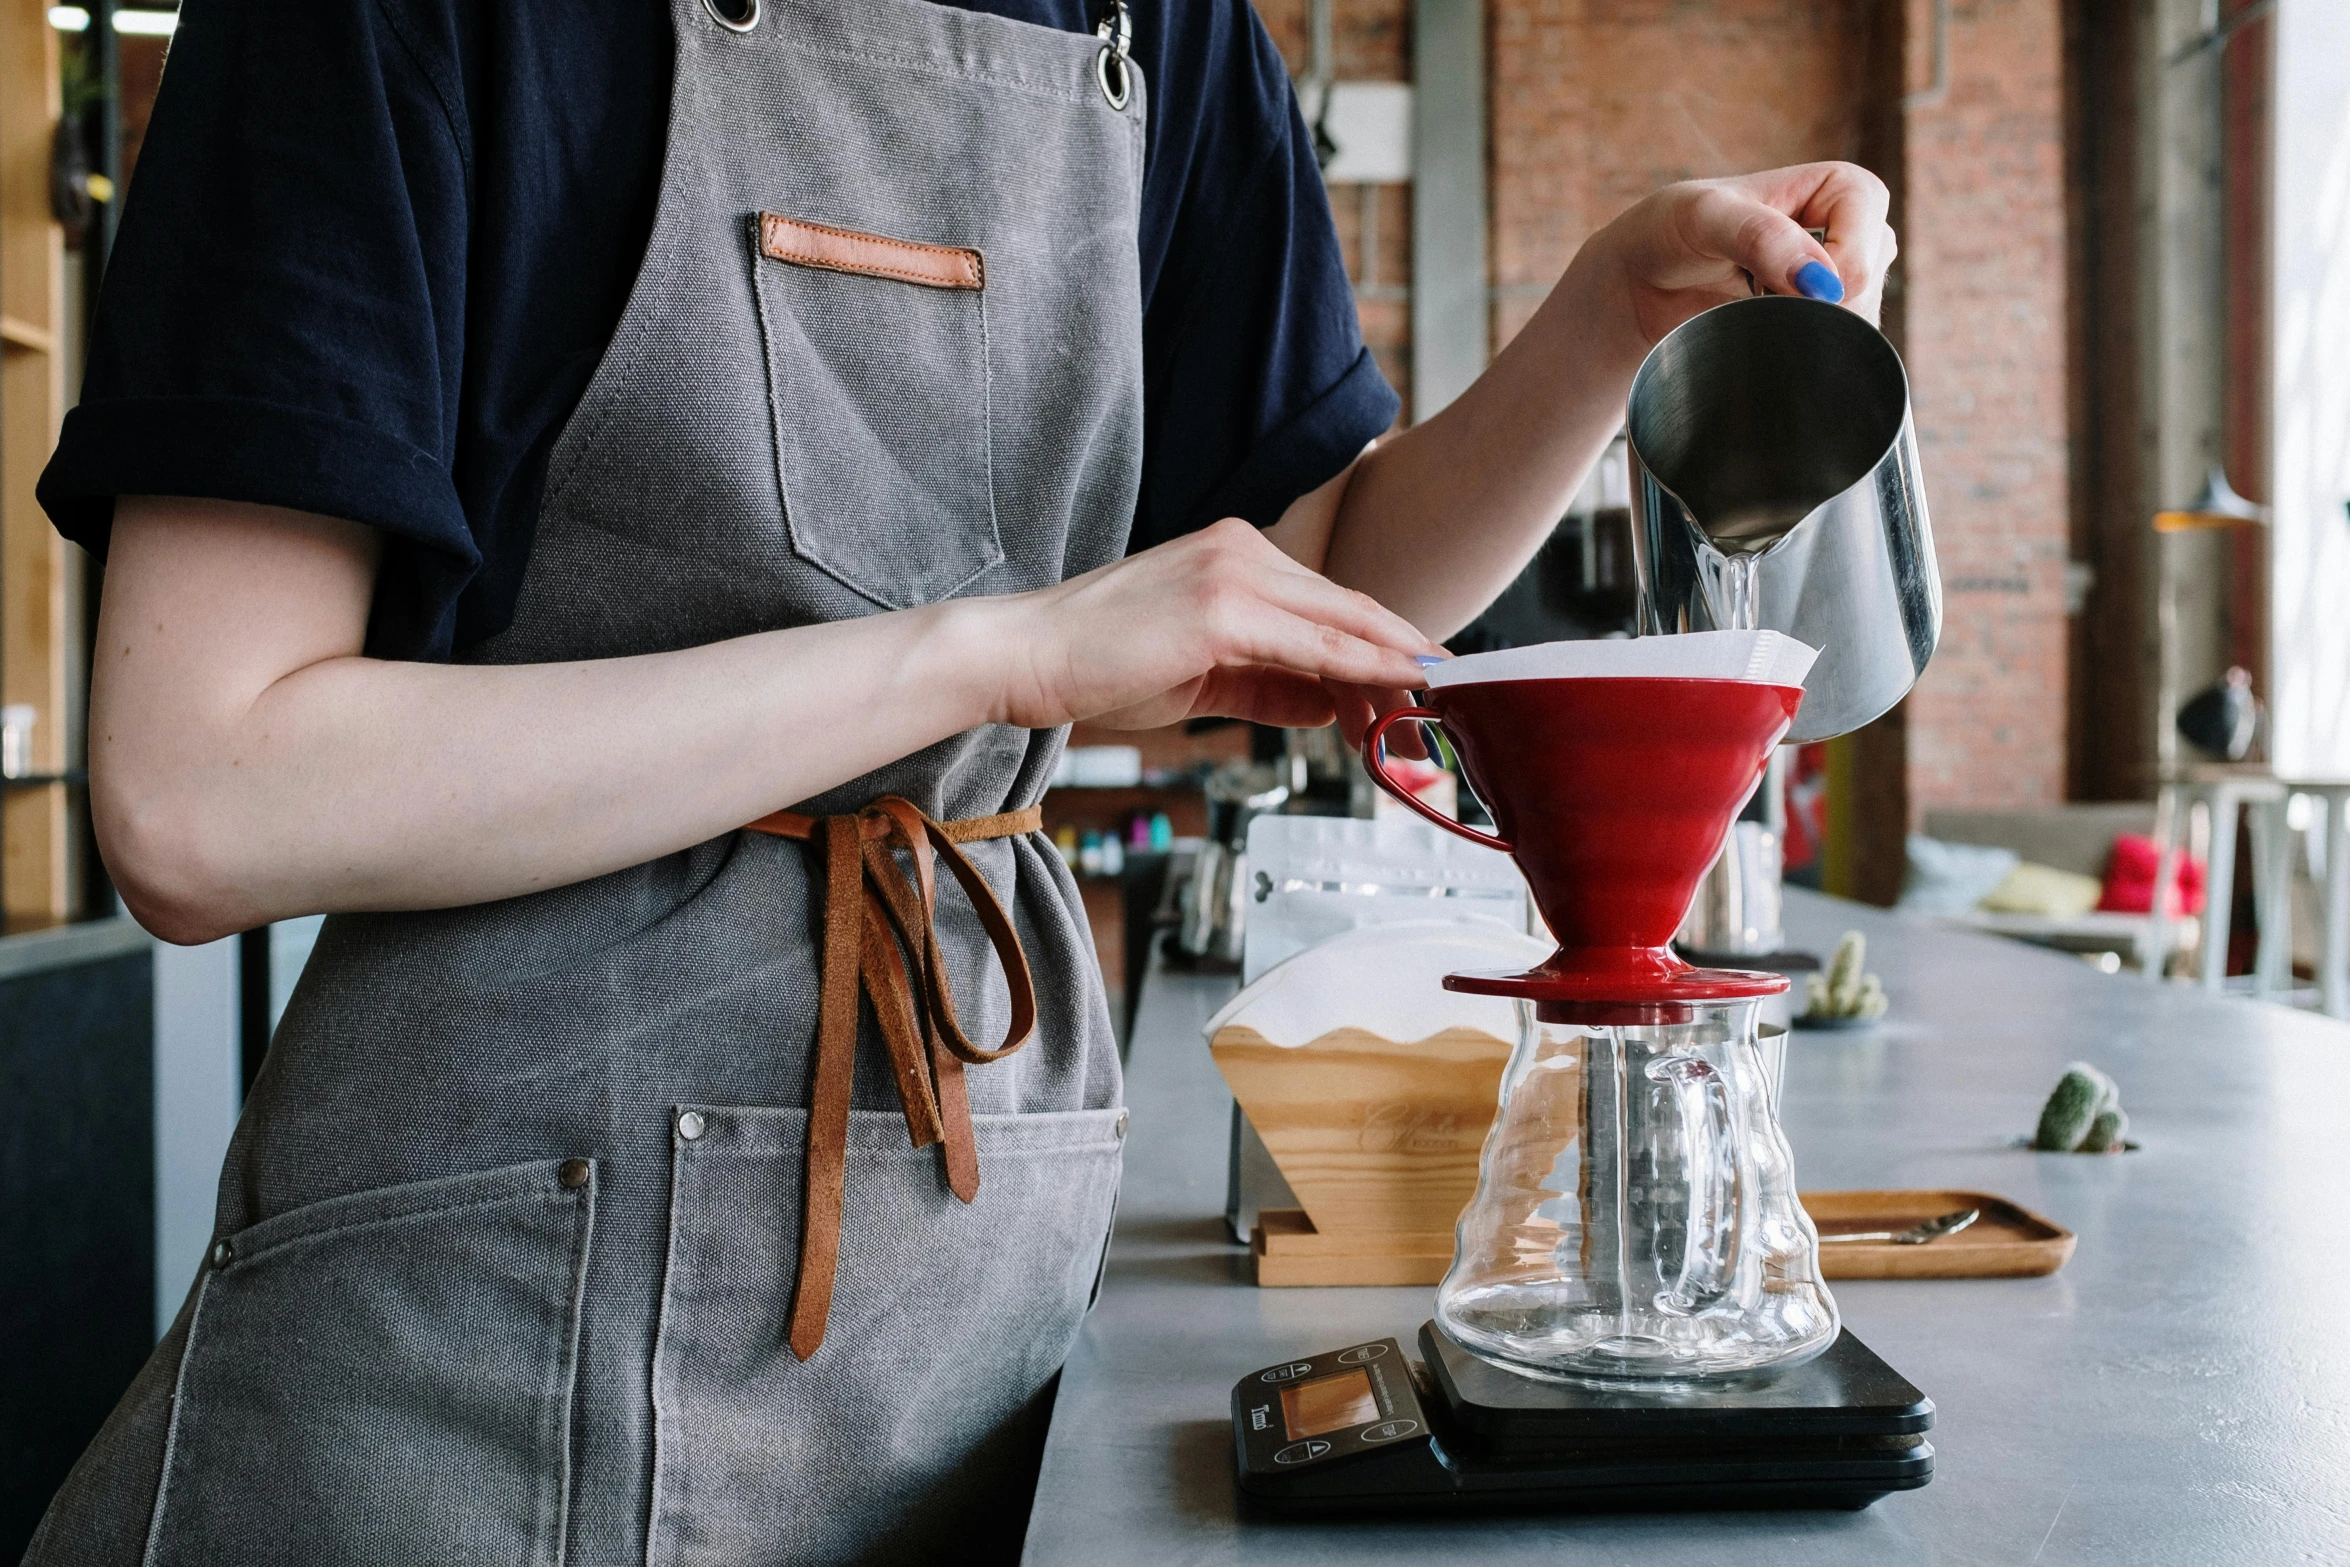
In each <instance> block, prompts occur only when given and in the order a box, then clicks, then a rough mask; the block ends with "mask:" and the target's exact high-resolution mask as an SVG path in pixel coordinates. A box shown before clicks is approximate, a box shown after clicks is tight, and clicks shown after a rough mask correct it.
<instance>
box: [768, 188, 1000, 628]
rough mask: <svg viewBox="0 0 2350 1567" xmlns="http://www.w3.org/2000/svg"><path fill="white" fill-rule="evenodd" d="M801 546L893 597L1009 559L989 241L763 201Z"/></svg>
mask: <svg viewBox="0 0 2350 1567" xmlns="http://www.w3.org/2000/svg"><path fill="white" fill-rule="evenodd" d="M751 245H752V251H753V255H752V268H753V271H754V273H755V275H756V277H757V279H758V305H759V326H760V334H761V336H762V337H763V338H764V340H765V346H766V355H767V394H768V398H767V400H768V408H769V411H770V413H771V415H772V417H773V419H774V423H775V452H776V464H777V468H778V470H779V478H780V481H781V484H782V491H783V510H784V521H785V525H786V526H787V527H788V528H789V529H790V531H791V543H792V550H793V552H794V553H795V554H797V555H798V556H799V557H800V558H801V559H802V560H804V561H806V562H807V563H808V564H809V565H811V566H814V567H816V568H817V569H818V570H820V571H822V572H824V573H825V574H826V575H828V576H830V577H832V578H834V579H835V580H836V581H838V582H840V583H842V584H843V585H844V586H846V587H849V588H851V589H853V590H855V591H856V592H857V593H858V594H860V595H861V596H863V597H865V598H867V599H870V600H872V601H873V602H874V603H876V604H878V605H880V606H882V607H883V608H884V609H911V608H913V607H915V606H916V605H920V604H930V603H935V602H937V601H938V600H940V599H944V598H949V597H952V596H953V595H954V594H955V593H957V592H959V591H961V590H962V589H963V588H965V587H968V586H969V585H970V584H971V583H972V582H973V581H974V580H976V579H977V578H978V577H979V576H980V574H981V573H983V572H985V571H987V570H988V569H989V568H990V567H992V566H994V565H996V564H997V563H998V562H1000V561H1001V560H1002V559H1003V558H1004V551H1003V545H1002V541H1001V539H1000V537H999V535H998V533H997V531H996V515H995V483H994V476H993V467H992V458H991V454H990V437H989V428H988V366H987V311H986V297H987V295H986V283H987V278H986V267H985V263H984V261H983V260H982V259H981V257H980V254H979V252H978V251H976V250H971V249H966V248H963V247H960V246H951V245H930V244H922V243H918V242H915V241H911V240H903V239H892V238H889V237H887V236H884V235H879V234H868V233H862V232H859V231H857V230H853V229H847V228H840V227H835V226H833V225H829V224H819V223H808V222H802V221H800V220H798V219H793V218H787V217H782V216H779V215H778V214H775V213H771V212H769V213H761V214H760V215H759V216H758V218H757V219H756V220H755V221H754V222H753V224H752V226H751Z"/></svg>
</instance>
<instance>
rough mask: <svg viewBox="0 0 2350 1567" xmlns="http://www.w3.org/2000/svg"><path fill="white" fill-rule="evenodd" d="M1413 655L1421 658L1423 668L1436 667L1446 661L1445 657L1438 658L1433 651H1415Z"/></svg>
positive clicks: (1418, 658)
mask: <svg viewBox="0 0 2350 1567" xmlns="http://www.w3.org/2000/svg"><path fill="white" fill-rule="evenodd" d="M1412 657H1413V658H1415V659H1417V660H1419V663H1420V667H1421V668H1422V669H1434V668H1435V667H1436V666H1437V665H1439V664H1441V663H1444V662H1445V660H1444V659H1441V658H1438V657H1437V656H1436V655H1435V654H1433V653H1414V654H1413V655H1412Z"/></svg>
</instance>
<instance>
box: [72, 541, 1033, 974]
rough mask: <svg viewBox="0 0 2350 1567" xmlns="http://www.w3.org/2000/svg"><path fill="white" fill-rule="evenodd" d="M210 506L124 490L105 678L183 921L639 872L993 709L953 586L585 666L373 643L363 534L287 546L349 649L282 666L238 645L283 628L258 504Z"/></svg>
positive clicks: (127, 783)
mask: <svg viewBox="0 0 2350 1567" xmlns="http://www.w3.org/2000/svg"><path fill="white" fill-rule="evenodd" d="M149 504H162V505H171V504H177V505H179V506H180V507H182V508H183V509H185V508H189V507H195V506H198V505H199V504H200V503H149ZM204 510H206V511H207V512H209V513H210V515H206V516H203V517H200V518H192V517H187V516H184V515H167V516H165V517H162V518H157V517H155V516H153V515H147V516H141V515H140V514H139V513H138V511H137V510H136V508H135V507H128V506H126V512H128V513H129V515H126V516H125V517H124V518H123V519H121V521H120V522H119V523H118V530H119V532H118V540H117V550H116V558H117V562H118V565H117V569H116V570H115V571H114V572H112V573H110V576H109V580H108V583H107V593H106V599H105V608H104V612H103V615H102V617H101V635H100V644H99V645H100V646H101V647H102V648H103V649H104V650H105V654H106V656H105V657H103V658H102V659H101V660H100V663H99V668H98V670H97V679H96V683H95V690H94V692H93V714H94V722H93V725H92V735H91V753H92V754H91V765H92V773H93V781H94V784H95V787H96V796H95V805H96V808H97V811H98V815H99V826H100V831H101V836H102V841H103V842H104V843H105V845H106V849H107V856H108V863H109V865H110V867H112V868H113V869H114V870H115V874H116V875H117V877H118V879H119V880H120V881H121V882H122V884H123V887H124V890H125V893H126V896H127V897H128V898H129V899H130V901H131V903H132V906H133V909H134V911H136V912H138V913H140V914H141V915H142V917H143V918H145V919H147V920H148V922H149V923H150V924H153V925H155V926H156V927H157V928H158V930H159V933H160V934H163V935H165V936H168V937H172V938H174V939H182V940H192V939H203V938H206V937H209V936H213V935H217V934H221V933H223V932H225V931H230V930H237V929H243V928H246V927H249V926H252V925H257V924H260V923H262V922H263V921H266V920H269V919H273V918H282V917H284V916H287V915H290V914H295V913H307V912H315V911H321V910H327V911H331V910H338V909H395V908H425V907H441V906H447V905H453V904H462V903H474V902H480V901H483V900H486V899H491V898H501V897H511V896H514V895H517V894H520V893H526V892H531V891H536V890H538V889H540V888H543V887H549V886H556V885H561V884H563V883H566V882H572V881H578V880H582V879H584V878H586V877H589V876H594V875H598V874H601V873H603V872H605V871H609V870H614V869H617V868H619V867H621V866H625V865H632V864H636V863H639V862H641V861H644V860H647V859H651V858H653V857H655V856H657V855H660V854H664V853H668V852H671V851H673V850H676V849H679V848H683V847H685V846H687V845H689V844H693V843H696V842H699V841H701V840H703V839H706V838H709V837H712V836H714V835H716V834H718V833H720V832H723V831H725V830H726V829H728V828H730V827H735V826H739V825H741V824H742V823H743V822H746V821H749V820H751V819H753V818H755V817H758V816H760V815H763V814H765V813H766V812H768V811H771V810H775V809H778V808H780V807H782V806H784V805H787V804H790V803H791V802H793V801H797V800H801V799H805V798H807V797H809V796H811V795H814V794H817V793H820V792H822V791H823V790H825V789H827V788H830V787H832V786H834V785H836V784H839V783H842V782H844V781H846V780H848V779H850V778H854V777H856V776H858V775H859V774H861V773H864V772H867V771H870V770H871V769H873V768H875V767H878V766H881V765H882V764H884V763H886V762H889V761H891V760H894V759H895V758H897V757H900V756H904V755H907V754H908V753H910V752H913V751H916V750H919V749H921V748H922V747H923V746H925V745H928V744H931V743H932V742H934V741H936V740H939V739H941V738H943V737H944V736H947V735H950V734H953V733H956V732H957V731H959V730H963V729H967V728H970V727H972V726H973V725H975V724H979V723H982V722H985V721H986V720H987V718H988V716H989V707H990V703H991V701H992V693H991V681H994V680H995V679H997V678H998V676H999V675H1000V671H997V670H994V669H991V667H990V666H989V664H988V662H987V659H986V657H985V647H984V645H983V642H982V640H981V639H978V638H974V637H973V636H971V635H970V634H969V628H967V627H965V626H964V625H962V624H960V623H959V621H960V620H961V619H966V618H968V617H969V615H970V613H971V612H970V611H969V610H968V608H967V607H965V606H954V605H950V606H942V607H935V608H931V609H924V610H914V611H907V612H904V613H901V614H895V615H876V616H870V617H867V618H864V619H860V620H850V621H842V622H837V623H834V624H829V625H821V626H811V627H806V628H802V629H795V630H790V631H776V632H768V633H763V634H760V635H756V636H748V637H742V638H737V639H735V640H732V641H726V642H718V643H713V644H710V645H708V646H704V647H697V648H689V649H684V650H681V651H678V652H671V653H657V654H650V655H646V656H642V657H634V658H616V659H602V660H596V661H593V662H584V663H574V664H538V665H522V666H511V667H499V666H453V665H439V664H413V663H395V662H390V661H385V660H380V659H370V658H364V657H360V656H358V655H357V654H356V653H355V652H353V651H350V650H348V647H347V638H348V635H349V630H350V628H351V627H352V626H353V624H354V621H353V618H352V611H353V609H354V607H356V608H357V609H358V611H359V615H360V618H359V620H358V621H357V622H356V623H357V624H361V625H363V623H364V620H363V614H364V588H363V587H362V585H361V579H359V578H356V577H354V576H353V575H352V574H351V573H350V572H349V571H347V570H344V571H338V570H337V569H336V559H335V558H336V557H337V556H338V555H339V556H341V557H342V558H343V560H344V563H345V564H346V565H348V564H349V562H350V554H349V548H350V546H351V545H353V544H354V543H359V547H361V548H363V549H364V548H366V547H367V546H366V545H365V544H364V543H363V542H360V541H359V540H358V539H357V538H356V537H355V536H356V535H363V534H364V530H351V532H350V533H347V534H345V535H344V536H343V538H342V540H341V543H340V545H338V544H337V543H335V542H332V541H330V540H320V539H315V538H314V539H312V540H310V541H308V542H309V544H310V545H311V547H310V548H309V549H308V550H307V551H306V552H304V553H305V554H306V556H307V558H306V559H301V560H297V561H296V562H294V563H293V564H292V565H291V566H290V567H287V566H286V563H285V562H284V561H283V559H282V553H283V552H279V559H278V565H279V567H280V568H281V570H280V576H281V577H285V576H290V577H291V578H292V579H293V580H292V581H290V582H289V581H283V580H281V581H279V582H277V583H276V584H275V585H274V587H273V588H270V589H268V590H266V602H267V603H268V604H269V605H270V606H271V607H270V610H269V613H271V614H272V615H273V616H282V615H284V614H285V610H284V608H283V606H285V605H287V604H288V603H290V602H293V601H295V599H296V595H297V594H299V595H301V596H303V597H306V598H307V600H308V604H307V606H306V608H305V609H304V610H301V611H296V612H295V613H294V614H293V616H292V617H291V618H294V619H296V620H300V619H301V618H302V617H303V616H304V615H305V614H310V615H319V618H321V619H323V620H329V621H339V622H340V625H341V627H342V629H343V640H344V643H345V645H344V647H342V648H341V649H339V650H330V649H333V645H334V641H335V640H336V639H335V636H334V633H333V632H328V633H327V635H326V636H324V637H322V638H320V641H321V642H322V644H324V646H322V647H321V648H320V649H318V650H316V651H320V652H323V654H324V656H318V657H312V658H302V659H300V660H299V661H298V662H297V663H296V666H295V667H292V668H290V669H288V670H286V671H284V672H282V673H277V674H275V675H272V674H271V672H270V670H269V666H268V663H267V662H266V661H252V660H250V659H249V658H248V657H247V655H250V654H251V653H252V652H253V651H255V650H254V648H253V643H254V642H255V641H256V640H261V641H264V642H267V641H279V642H280V645H281V646H282V638H283V636H284V632H285V630H286V629H287V628H284V627H282V626H281V627H280V628H279V631H278V635H277V636H276V637H274V638H261V639H256V638H254V637H253V636H252V635H251V632H252V629H253V621H252V618H251V615H250V614H249V613H248V612H247V609H248V607H249V606H252V605H253V602H254V596H253V594H252V591H251V588H252V585H251V584H250V583H249V582H248V583H247V584H245V585H244V586H243V587H240V585H239V584H238V583H237V582H235V581H233V580H224V575H225V574H226V573H230V572H234V571H236V570H238V569H239V567H240V564H241V565H242V566H244V567H247V568H249V567H250V565H251V558H250V552H249V551H246V550H243V549H240V548H239V547H238V546H239V544H240V543H241V542H244V541H243V540H240V538H239V537H238V535H239V533H240V531H241V530H240V528H239V523H240V521H245V522H248V523H249V522H250V518H245V519H240V518H238V517H237V516H235V515H234V512H236V511H244V512H252V511H257V510H259V509H258V508H235V509H230V508H219V507H206V508H204ZM223 513H229V515H223ZM334 527H336V528H338V529H339V528H347V527H348V525H334ZM142 529H144V530H145V531H146V532H147V533H148V535H149V536H147V537H139V536H138V535H139V534H140V533H141V531H142ZM125 546H127V549H126V548H125ZM159 551H160V552H162V554H163V555H164V557H165V558H162V559H158V558H156V556H157V554H158V552H159ZM142 556H143V557H144V559H141V558H140V557H142ZM126 568H127V569H126ZM288 589H292V590H294V591H293V592H289V591H287V590H288ZM321 599H324V600H326V601H328V602H326V603H324V604H321V602H320V600H321ZM338 599H339V600H340V601H341V602H339V603H338V602H335V601H336V600H338ZM322 610H323V611H324V613H323V614H322V615H321V614H320V611H322ZM338 611H339V612H340V613H339V614H338V613H337V612H338ZM293 629H295V630H296V632H297V634H298V633H299V630H300V628H299V627H296V628H293ZM280 656H281V658H282V657H283V655H282V653H281V655H280ZM240 675H242V676H243V678H239V676H240ZM654 802H657V805H656V804H655V803H654Z"/></svg>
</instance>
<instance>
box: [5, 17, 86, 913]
mask: <svg viewBox="0 0 2350 1567" xmlns="http://www.w3.org/2000/svg"><path fill="white" fill-rule="evenodd" d="M59 107H60V105H59V97H58V80H57V35H56V33H55V32H54V31H52V30H51V28H50V27H49V24H48V17H47V8H46V6H45V5H44V4H43V3H42V0H0V321H4V322H5V323H6V327H7V330H6V333H5V336H6V340H7V341H6V350H5V352H0V701H4V702H7V703H10V704H16V703H25V704H29V705H31V706H32V707H33V708H35V709H36V710H37V712H38V713H39V719H38V721H37V723H36V724H35V726H34V729H33V749H32V766H33V770H34V771H35V772H39V773H60V772H63V771H65V770H66V767H67V765H68V755H69V743H68V742H69V736H68V733H67V722H68V713H69V704H68V694H67V670H68V667H69V661H68V658H67V645H68V641H69V638H70V635H71V626H72V622H71V620H70V619H69V616H68V613H67V605H68V590H69V587H70V585H71V582H72V571H71V568H70V565H69V562H68V560H67V553H66V552H67V548H68V547H67V545H66V544H65V542H64V541H63V540H62V539H60V538H59V537H58V536H57V534H56V533H55V532H54V531H53V530H52V529H51V528H50V526H49V521H48V519H47V518H46V517H45V516H43V515H42V513H41V508H40V506H39V505H38V504H37V503H36V502H35V501H34V499H33V485H34V482H35V481H36V480H37V479H38V478H39V477H40V473H41V467H42V464H44V463H46V462H47V461H48V460H49V451H50V448H51V447H52V446H53V445H54V444H55V443H56V439H57V425H58V421H59V420H60V419H61V418H62V417H63V415H64V407H65V377H64V364H63V360H62V358H61V356H60V354H59V352H58V344H59V340H60V339H61V338H62V337H63V335H64V330H65V250H64V236H63V233H62V231H61V230H60V229H59V228H58V226H57V224H56V223H55V222H54V221H53V220H52V219H51V217H50V213H49V144H50V137H51V135H52V133H53V128H54V127H55V125H56V123H57V116H58V112H59ZM71 823H72V814H71V806H70V802H69V801H68V799H67V797H66V791H65V789H64V787H63V786H62V785H48V786H44V787H38V788H18V789H10V790H8V791H7V792H6V795H5V804H4V805H0V910H4V912H5V915H6V923H7V925H8V927H9V928H12V929H13V928H22V927H24V926H28V925H39V924H48V923H53V922H55V921H59V920H63V919H68V918H70V917H72V915H73V914H74V913H75V912H76V911H75V910H74V908H73V906H72V892H71V886H72V878H71V876H70V875H69V866H70V840H71Z"/></svg>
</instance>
